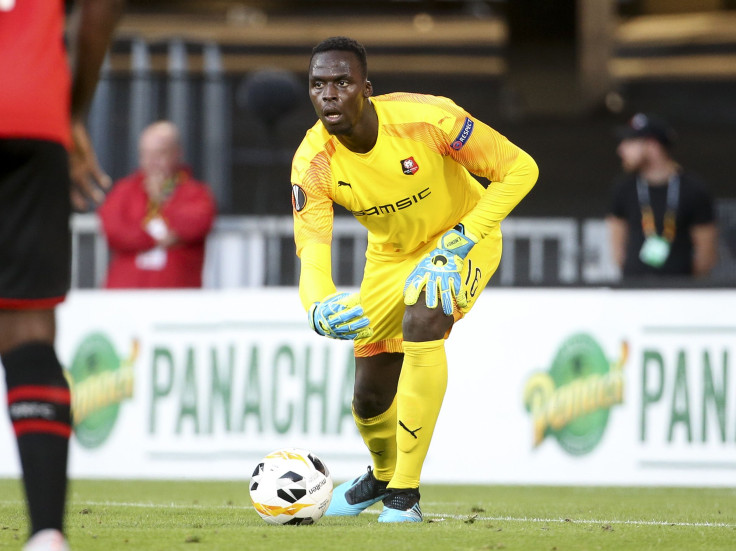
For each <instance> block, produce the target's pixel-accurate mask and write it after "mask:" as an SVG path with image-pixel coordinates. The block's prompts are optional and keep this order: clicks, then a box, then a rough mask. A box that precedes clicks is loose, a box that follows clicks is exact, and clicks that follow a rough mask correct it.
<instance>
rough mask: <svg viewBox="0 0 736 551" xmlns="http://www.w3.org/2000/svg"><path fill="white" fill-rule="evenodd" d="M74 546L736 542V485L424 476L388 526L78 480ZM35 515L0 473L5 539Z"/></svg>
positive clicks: (163, 486) (591, 546) (186, 490)
mask: <svg viewBox="0 0 736 551" xmlns="http://www.w3.org/2000/svg"><path fill="white" fill-rule="evenodd" d="M67 509H68V510H67V519H66V526H67V531H68V533H69V539H70V543H71V547H72V549H73V551H117V550H135V551H148V550H161V551H177V550H182V551H195V550H200V551H204V550H215V551H220V550H222V551H229V550H233V551H234V550H238V551H242V550H246V549H247V550H269V551H286V550H295V551H297V550H298V551H311V550H314V551H317V550H319V551H325V550H327V551H329V550H335V551H337V550H340V551H344V550H347V551H360V550H371V551H373V550H381V551H383V550H394V549H397V550H402V551H403V550H418V551H419V550H421V551H435V550H437V551H440V550H441V551H447V550H455V549H457V550H490V549H506V550H530V551H575V550H591V551H592V550H599V549H600V550H616V551H620V550H632V551H646V550H662V551H665V550H677V551H683V550H688V551H690V550H698V551H710V550H726V549H730V550H732V549H736V489H727V488H717V489H716V488H713V489H709V488H700V489H696V488H607V487H540V486H451V485H426V486H423V487H422V509H423V510H424V513H425V521H424V522H423V523H421V524H401V525H382V524H378V522H377V518H378V517H377V514H378V512H379V511H380V503H379V504H377V505H374V506H373V507H371V508H370V509H368V510H367V511H366V512H365V513H363V514H362V515H360V516H358V517H354V518H334V517H333V518H323V519H322V520H320V521H319V522H318V523H317V524H315V525H312V526H269V525H266V524H265V523H264V522H263V521H262V520H261V519H260V518H259V517H258V515H257V514H256V512H255V511H254V510H253V508H252V507H251V505H250V499H249V497H248V484H247V481H235V482H220V481H218V482H209V481H207V482H205V481H197V482H193V481H108V480H105V481H100V480H75V481H73V482H72V483H71V486H70V495H69V503H68V508H67ZM26 532H27V521H26V517H25V510H24V505H23V501H22V494H21V487H20V483H19V482H18V481H17V480H7V479H5V480H0V549H8V550H18V549H20V548H21V546H22V544H23V541H24V540H25V537H26Z"/></svg>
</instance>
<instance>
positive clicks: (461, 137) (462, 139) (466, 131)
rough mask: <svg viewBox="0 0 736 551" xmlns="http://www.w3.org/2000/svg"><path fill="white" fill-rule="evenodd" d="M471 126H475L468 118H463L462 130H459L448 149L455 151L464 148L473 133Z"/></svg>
mask: <svg viewBox="0 0 736 551" xmlns="http://www.w3.org/2000/svg"><path fill="white" fill-rule="evenodd" d="M473 126H475V123H474V122H473V121H472V120H470V117H465V123H464V124H463V128H462V130H460V133H459V134H458V135H457V137H456V138H455V141H453V142H452V143H451V144H450V147H451V148H453V149H454V150H455V151H457V150H458V149H460V148H461V147H462V146H464V145H465V144H466V143H467V141H468V140H469V139H470V135H471V134H472V133H473Z"/></svg>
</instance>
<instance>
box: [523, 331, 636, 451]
mask: <svg viewBox="0 0 736 551" xmlns="http://www.w3.org/2000/svg"><path fill="white" fill-rule="evenodd" d="M621 348H622V349H621V357H620V358H619V359H618V360H617V361H615V362H611V361H609V360H608V359H607V358H606V356H605V354H604V352H603V349H602V348H601V346H600V345H599V344H598V343H597V342H596V341H595V340H594V339H593V338H592V337H591V336H590V335H587V334H585V333H578V334H576V335H573V336H571V337H569V338H568V339H567V340H565V341H564V342H563V343H562V345H561V346H560V348H559V350H558V351H557V355H556V356H555V359H554V361H553V362H552V367H551V368H550V369H549V372H548V373H545V372H539V373H535V374H533V375H532V376H531V377H529V379H528V381H527V383H526V386H525V387H524V406H525V407H526V410H527V411H528V412H529V413H530V415H531V417H532V426H533V429H534V430H533V445H534V447H537V446H539V445H540V444H541V443H542V442H543V441H544V439H545V438H546V437H547V436H548V435H552V436H554V437H555V438H556V439H557V442H558V443H559V444H560V446H562V448H563V449H564V450H565V451H566V452H568V453H569V454H571V455H585V454H587V453H589V452H590V451H592V450H593V449H594V448H595V447H596V446H597V445H598V443H599V442H600V441H601V439H602V438H603V433H604V432H605V430H606V425H607V424H608V416H609V413H610V409H611V408H612V407H613V406H614V405H617V404H621V403H622V402H623V397H624V364H625V363H626V360H627V357H628V344H627V343H626V342H623V343H622V346H621Z"/></svg>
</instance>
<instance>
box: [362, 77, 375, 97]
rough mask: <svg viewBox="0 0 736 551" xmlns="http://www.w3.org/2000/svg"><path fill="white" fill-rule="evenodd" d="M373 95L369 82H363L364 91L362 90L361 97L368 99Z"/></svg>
mask: <svg viewBox="0 0 736 551" xmlns="http://www.w3.org/2000/svg"><path fill="white" fill-rule="evenodd" d="M372 95H373V85H372V84H371V81H370V80H366V81H365V89H364V90H363V97H364V98H369V97H371V96H372Z"/></svg>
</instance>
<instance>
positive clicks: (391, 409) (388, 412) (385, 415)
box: [353, 396, 396, 427]
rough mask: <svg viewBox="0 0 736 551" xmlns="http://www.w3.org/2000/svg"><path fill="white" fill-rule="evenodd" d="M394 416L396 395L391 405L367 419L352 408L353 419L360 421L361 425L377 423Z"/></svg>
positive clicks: (368, 425)
mask: <svg viewBox="0 0 736 551" xmlns="http://www.w3.org/2000/svg"><path fill="white" fill-rule="evenodd" d="M395 416H396V396H394V401H393V402H391V405H390V406H388V409H387V410H386V411H384V412H383V413H380V414H378V415H376V416H375V417H369V418H368V419H365V418H363V417H361V416H360V415H358V414H357V413H356V412H355V408H353V419H355V421H356V423H360V424H361V425H365V426H367V427H370V426H372V425H378V424H380V423H382V422H383V421H385V420H387V419H389V418H391V419H393V418H394V417H395Z"/></svg>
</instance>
